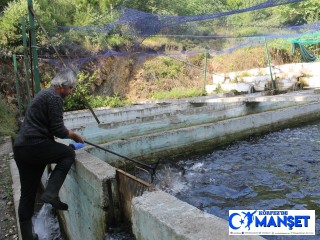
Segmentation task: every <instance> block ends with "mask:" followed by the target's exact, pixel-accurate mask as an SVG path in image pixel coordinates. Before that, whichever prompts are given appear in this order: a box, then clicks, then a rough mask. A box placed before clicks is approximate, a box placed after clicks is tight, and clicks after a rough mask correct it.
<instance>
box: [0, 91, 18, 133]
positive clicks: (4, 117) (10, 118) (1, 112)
mask: <svg viewBox="0 0 320 240" xmlns="http://www.w3.org/2000/svg"><path fill="white" fill-rule="evenodd" d="M17 112H18V111H17V109H16V108H15V107H14V106H13V105H10V104H7V103H6V102H5V100H4V99H3V98H2V96H1V95H0V136H14V135H15V132H16V131H17V121H16V115H17Z"/></svg>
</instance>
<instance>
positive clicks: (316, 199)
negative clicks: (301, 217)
mask: <svg viewBox="0 0 320 240" xmlns="http://www.w3.org/2000/svg"><path fill="white" fill-rule="evenodd" d="M178 165H179V167H178V168H177V167H176V166H174V167H173V166H168V165H167V166H165V167H164V168H163V169H161V170H160V171H159V173H158V174H157V176H158V179H157V185H158V187H159V188H161V189H163V190H166V191H168V192H170V193H171V194H173V195H175V196H176V197H177V198H179V199H181V200H183V201H185V202H188V203H189V204H191V205H193V206H195V207H197V208H199V209H201V210H203V211H205V212H208V213H211V214H214V215H217V216H219V217H221V218H224V219H226V220H228V211H229V210H233V209H234V210H241V209H249V210H250V209H270V210H278V209H283V210H284V209H285V210H290V209H292V210H294V209H295V210H300V209H309V210H316V215H317V214H318V213H319V210H320V122H316V123H313V124H308V125H304V126H301V127H297V128H292V129H285V130H282V131H278V132H272V133H269V134H266V135H263V136H259V137H252V138H249V139H246V140H243V141H237V142H235V143H234V144H232V145H229V146H226V147H224V148H221V149H216V150H214V151H213V152H212V153H211V154H208V155H205V156H200V157H199V156H198V157H193V158H190V159H185V160H183V161H180V162H179V163H178ZM180 168H183V169H184V170H185V173H184V175H181V172H179V170H180ZM316 218H317V217H316ZM319 230H320V220H319V219H316V234H317V236H305V237H303V236H297V237H296V238H294V239H319V237H320V236H319V235H320V231H319ZM267 238H269V239H288V238H287V237H282V236H281V237H280V236H279V237H272V236H271V237H267ZM292 238H293V237H292V236H291V237H290V239H292Z"/></svg>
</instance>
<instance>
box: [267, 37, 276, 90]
mask: <svg viewBox="0 0 320 240" xmlns="http://www.w3.org/2000/svg"><path fill="white" fill-rule="evenodd" d="M264 44H265V48H266V54H267V60H268V66H269V71H270V77H271V83H272V89H273V90H276V82H275V80H274V79H273V75H272V68H271V63H270V54H269V50H268V43H267V39H266V38H264Z"/></svg>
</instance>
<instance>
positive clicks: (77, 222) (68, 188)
mask: <svg viewBox="0 0 320 240" xmlns="http://www.w3.org/2000/svg"><path fill="white" fill-rule="evenodd" d="M76 153H77V154H76V162H75V164H74V165H73V166H72V168H71V170H70V171H69V173H68V176H67V178H66V180H65V182H64V185H63V187H62V189H61V190H60V198H61V200H62V201H63V202H66V203H68V205H69V210H68V211H59V215H60V218H61V220H62V228H63V230H64V232H65V233H66V235H67V236H68V238H69V239H70V240H75V239H86V240H97V239H103V238H104V235H105V233H106V231H107V229H108V228H109V227H111V226H114V225H115V223H116V222H117V221H118V219H117V218H116V215H117V214H116V213H117V212H119V204H117V199H118V196H117V191H116V189H117V184H116V180H115V179H116V178H115V174H116V171H115V168H113V167H111V166H110V165H109V164H107V163H105V162H103V161H101V160H100V159H97V158H96V157H94V156H92V155H91V154H89V153H87V152H86V151H83V150H77V151H76ZM46 178H47V175H46V174H44V177H43V179H46ZM44 185H45V184H44ZM118 215H119V214H118Z"/></svg>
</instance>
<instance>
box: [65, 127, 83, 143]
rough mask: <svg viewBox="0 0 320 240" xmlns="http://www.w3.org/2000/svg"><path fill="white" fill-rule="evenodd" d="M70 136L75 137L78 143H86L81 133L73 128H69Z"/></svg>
mask: <svg viewBox="0 0 320 240" xmlns="http://www.w3.org/2000/svg"><path fill="white" fill-rule="evenodd" d="M68 138H71V139H73V140H74V141H75V142H77V143H84V139H83V137H82V136H81V135H80V134H77V133H75V132H73V131H71V130H69V134H68Z"/></svg>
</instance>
